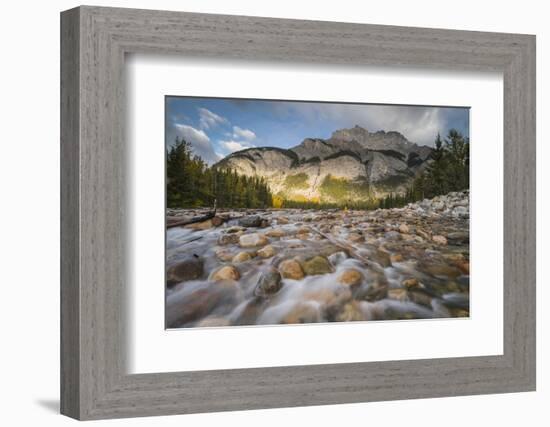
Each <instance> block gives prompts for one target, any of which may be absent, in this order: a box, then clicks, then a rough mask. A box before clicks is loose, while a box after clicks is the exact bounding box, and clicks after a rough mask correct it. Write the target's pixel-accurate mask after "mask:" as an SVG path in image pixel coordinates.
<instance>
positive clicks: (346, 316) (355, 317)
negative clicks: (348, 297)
mask: <svg viewBox="0 0 550 427" xmlns="http://www.w3.org/2000/svg"><path fill="white" fill-rule="evenodd" d="M335 320H336V321H337V322H356V321H361V320H365V315H364V314H363V312H362V311H361V308H360V307H359V304H358V303H357V302H356V301H352V302H350V303H348V304H346V305H345V306H344V307H343V308H342V311H341V312H340V313H338V314H337V315H336V319H335Z"/></svg>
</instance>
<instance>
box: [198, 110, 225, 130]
mask: <svg viewBox="0 0 550 427" xmlns="http://www.w3.org/2000/svg"><path fill="white" fill-rule="evenodd" d="M198 110H199V123H200V127H201V128H202V129H210V128H213V127H216V126H220V125H224V124H226V125H228V124H229V120H227V119H226V118H225V117H222V116H218V115H217V114H216V113H213V112H212V111H210V110H207V109H206V108H202V107H201V108H199V109H198Z"/></svg>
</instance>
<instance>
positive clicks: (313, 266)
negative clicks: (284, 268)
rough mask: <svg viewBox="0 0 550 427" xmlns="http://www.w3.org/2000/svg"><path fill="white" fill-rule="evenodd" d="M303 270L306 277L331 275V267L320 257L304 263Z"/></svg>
mask: <svg viewBox="0 0 550 427" xmlns="http://www.w3.org/2000/svg"><path fill="white" fill-rule="evenodd" d="M303 269H304V272H305V273H306V274H307V275H308V276H315V275H317V274H327V273H332V266H331V265H330V263H329V262H328V260H327V259H326V258H325V257H322V256H320V255H318V256H315V257H313V258H311V259H309V260H307V261H305V262H304V264H303Z"/></svg>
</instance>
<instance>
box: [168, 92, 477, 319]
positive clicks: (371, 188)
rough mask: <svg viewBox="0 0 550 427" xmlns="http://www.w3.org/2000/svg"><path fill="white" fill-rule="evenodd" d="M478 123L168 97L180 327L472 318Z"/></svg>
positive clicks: (321, 105) (172, 286)
mask: <svg viewBox="0 0 550 427" xmlns="http://www.w3.org/2000/svg"><path fill="white" fill-rule="evenodd" d="M469 114H470V111H469V108H467V107H442V106H414V105H388V104H358V103H333V102H309V101H283V100H259V99H233V98H231V99H229V98H206V97H186V96H166V98H165V120H166V122H165V150H166V189H165V190H166V248H165V250H166V253H165V256H166V283H165V284H164V285H165V287H166V288H165V295H166V301H165V303H166V310H165V313H166V319H165V325H166V327H167V328H169V329H174V328H197V327H199V328H200V327H232V326H247V325H248V326H252V325H289V324H303V323H320V322H321V323H328V322H351V321H381V320H410V319H433V318H456V317H469V314H470V313H469V307H470V304H469V274H470V273H469V252H470V250H469V243H470V242H469V186H470V180H469V160H470V158H469V153H470V150H469V147H470V135H469ZM159 286H161V285H160V284H159Z"/></svg>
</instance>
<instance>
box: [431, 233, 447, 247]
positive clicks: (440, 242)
mask: <svg viewBox="0 0 550 427" xmlns="http://www.w3.org/2000/svg"><path fill="white" fill-rule="evenodd" d="M432 240H433V241H434V242H435V243H437V244H438V245H442V246H444V245H446V244H447V239H446V238H445V236H439V235H438V236H433V237H432Z"/></svg>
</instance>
